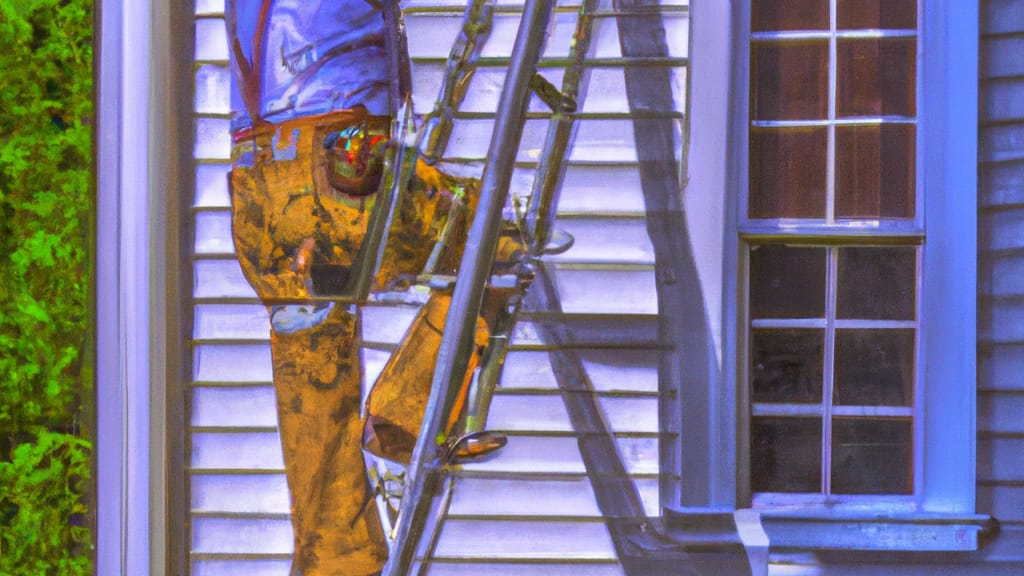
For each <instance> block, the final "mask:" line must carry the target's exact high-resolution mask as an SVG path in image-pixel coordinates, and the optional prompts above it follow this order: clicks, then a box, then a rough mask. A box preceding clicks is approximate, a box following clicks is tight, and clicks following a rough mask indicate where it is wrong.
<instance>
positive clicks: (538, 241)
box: [524, 0, 601, 256]
mask: <svg viewBox="0 0 1024 576" xmlns="http://www.w3.org/2000/svg"><path fill="white" fill-rule="evenodd" d="M600 4H601V0H584V2H583V3H582V4H581V5H580V8H579V12H578V17H577V20H576V31H575V32H574V33H573V42H572V45H571V46H570V48H569V65H568V66H566V68H565V75H564V76H563V77H562V101H561V104H562V105H561V106H560V107H559V109H558V110H554V111H553V112H554V116H553V117H552V118H551V122H550V123H549V124H548V132H547V136H546V137H545V141H544V149H543V151H542V153H541V159H540V163H539V164H538V168H537V174H536V176H535V177H534V180H533V189H532V190H531V192H530V201H529V205H528V207H527V212H526V221H525V224H524V228H525V232H526V234H525V235H526V238H527V239H528V242H529V243H530V245H529V247H528V250H529V253H530V254H531V255H533V256H536V255H540V254H541V253H542V252H543V250H544V247H545V246H546V245H547V243H548V240H549V239H550V235H551V226H552V222H554V219H555V211H556V210H557V206H558V195H559V192H560V191H561V186H562V180H563V177H564V175H565V159H566V158H567V157H568V155H569V150H570V148H571V145H572V141H573V136H574V134H575V128H576V126H577V124H576V117H575V112H576V111H577V109H579V108H582V103H581V99H580V97H579V95H580V93H581V92H582V93H586V86H587V83H588V81H589V77H590V74H589V70H588V69H586V68H584V61H585V60H586V58H587V54H588V53H589V52H590V46H591V41H592V40H593V36H594V15H595V13H596V12H597V11H598V8H599V7H600Z"/></svg>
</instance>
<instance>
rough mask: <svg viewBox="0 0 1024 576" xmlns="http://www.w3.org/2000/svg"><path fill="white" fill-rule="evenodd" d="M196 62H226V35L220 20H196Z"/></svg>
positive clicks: (222, 21) (224, 27)
mask: <svg viewBox="0 0 1024 576" xmlns="http://www.w3.org/2000/svg"><path fill="white" fill-rule="evenodd" d="M195 32H196V36H195V38H196V44H195V55H194V57H195V59H196V60H200V61H202V60H227V59H228V33H227V27H226V26H225V25H224V20H223V19H222V18H202V19H199V20H196V30H195Z"/></svg>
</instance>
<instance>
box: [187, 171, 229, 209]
mask: <svg viewBox="0 0 1024 576" xmlns="http://www.w3.org/2000/svg"><path fill="white" fill-rule="evenodd" d="M230 171H231V165H230V164H227V163H224V164H200V165H198V166H196V172H195V192H194V197H193V200H192V205H193V206H195V207H199V208H229V207H230V206H231V195H230V193H229V192H228V173H229V172H230Z"/></svg>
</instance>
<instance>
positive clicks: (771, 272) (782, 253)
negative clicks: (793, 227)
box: [750, 244, 825, 318]
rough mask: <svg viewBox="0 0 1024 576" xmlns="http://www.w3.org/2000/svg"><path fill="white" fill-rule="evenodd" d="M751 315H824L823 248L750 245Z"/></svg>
mask: <svg viewBox="0 0 1024 576" xmlns="http://www.w3.org/2000/svg"><path fill="white" fill-rule="evenodd" d="M750 316H751V318H823V317H824V316H825V249H824V248H806V247H789V246H783V245H781V244H764V245H760V246H752V247H751V249H750Z"/></svg>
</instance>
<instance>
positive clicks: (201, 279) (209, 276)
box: [192, 258, 256, 300]
mask: <svg viewBox="0 0 1024 576" xmlns="http://www.w3.org/2000/svg"><path fill="white" fill-rule="evenodd" d="M192 278H193V289H192V295H193V296H195V297H196V298H252V299H253V300H255V299H256V291H255V290H253V289H252V286H251V285H250V284H249V282H248V281H247V280H246V279H245V275H244V274H243V273H242V266H241V264H239V263H238V260H235V259H233V258H232V259H217V260H196V261H195V262H193V264H192Z"/></svg>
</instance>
